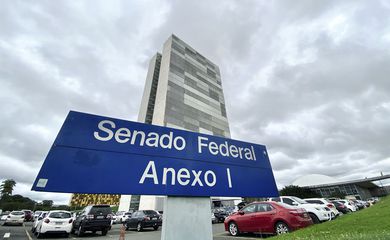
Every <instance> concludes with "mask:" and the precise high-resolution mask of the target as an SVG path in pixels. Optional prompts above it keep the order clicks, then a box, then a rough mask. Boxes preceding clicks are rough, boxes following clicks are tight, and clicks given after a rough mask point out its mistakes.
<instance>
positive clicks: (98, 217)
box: [96, 216, 104, 219]
mask: <svg viewBox="0 0 390 240" xmlns="http://www.w3.org/2000/svg"><path fill="white" fill-rule="evenodd" d="M96 218H97V219H103V218H104V216H97V217H96Z"/></svg>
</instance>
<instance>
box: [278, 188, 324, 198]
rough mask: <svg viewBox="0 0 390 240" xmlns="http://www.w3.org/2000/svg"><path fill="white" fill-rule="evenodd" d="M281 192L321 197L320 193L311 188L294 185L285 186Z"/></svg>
mask: <svg viewBox="0 0 390 240" xmlns="http://www.w3.org/2000/svg"><path fill="white" fill-rule="evenodd" d="M279 194H280V195H282V196H295V197H299V198H314V197H321V196H320V195H319V194H318V193H316V192H314V191H313V190H311V189H309V188H302V187H299V186H294V185H289V186H285V187H284V188H283V189H282V190H280V192H279Z"/></svg>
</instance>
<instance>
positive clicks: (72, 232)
mask: <svg viewBox="0 0 390 240" xmlns="http://www.w3.org/2000/svg"><path fill="white" fill-rule="evenodd" d="M74 232H75V229H74V226H72V229H70V233H71V234H74Z"/></svg>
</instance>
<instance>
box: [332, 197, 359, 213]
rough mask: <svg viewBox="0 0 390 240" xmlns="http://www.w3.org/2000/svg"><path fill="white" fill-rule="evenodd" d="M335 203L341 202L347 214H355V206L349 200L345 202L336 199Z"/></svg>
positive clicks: (344, 200)
mask: <svg viewBox="0 0 390 240" xmlns="http://www.w3.org/2000/svg"><path fill="white" fill-rule="evenodd" d="M336 201H337V202H341V203H342V204H344V205H345V206H346V207H347V208H348V211H349V212H356V210H357V209H356V206H355V205H354V204H352V203H351V202H350V201H349V200H346V199H338V200H336Z"/></svg>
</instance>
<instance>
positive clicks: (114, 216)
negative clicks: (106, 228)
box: [111, 214, 116, 226]
mask: <svg viewBox="0 0 390 240" xmlns="http://www.w3.org/2000/svg"><path fill="white" fill-rule="evenodd" d="M115 223H116V215H115V214H112V215H111V226H112V224H115Z"/></svg>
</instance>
